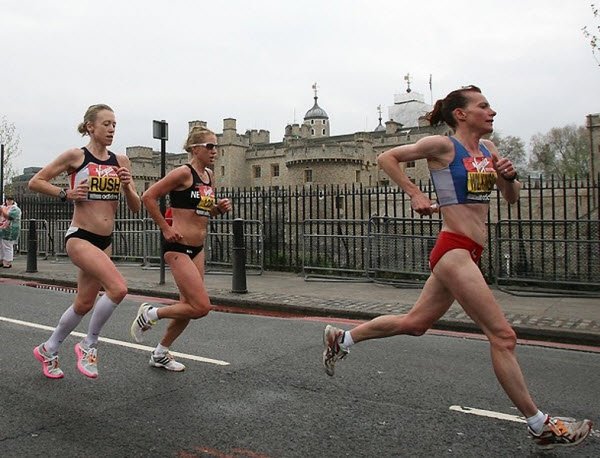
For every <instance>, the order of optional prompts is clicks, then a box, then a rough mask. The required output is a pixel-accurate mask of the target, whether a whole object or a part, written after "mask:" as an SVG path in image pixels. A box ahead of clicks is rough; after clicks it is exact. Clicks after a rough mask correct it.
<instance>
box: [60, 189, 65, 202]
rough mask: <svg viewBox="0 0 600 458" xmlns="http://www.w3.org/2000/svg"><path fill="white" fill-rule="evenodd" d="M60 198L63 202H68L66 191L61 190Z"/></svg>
mask: <svg viewBox="0 0 600 458" xmlns="http://www.w3.org/2000/svg"><path fill="white" fill-rule="evenodd" d="M58 197H59V198H60V200H61V202H66V201H67V191H66V189H61V190H60V192H59V193H58Z"/></svg>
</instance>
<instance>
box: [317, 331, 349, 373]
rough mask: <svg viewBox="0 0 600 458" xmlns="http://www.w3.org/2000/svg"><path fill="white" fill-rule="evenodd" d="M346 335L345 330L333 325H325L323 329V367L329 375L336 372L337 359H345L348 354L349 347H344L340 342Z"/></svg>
mask: <svg viewBox="0 0 600 458" xmlns="http://www.w3.org/2000/svg"><path fill="white" fill-rule="evenodd" d="M343 336H344V330H343V329H339V328H336V327H334V326H331V325H329V324H328V325H327V326H325V330H324V331H323V346H324V347H325V349H324V350H323V367H325V372H326V373H327V375H329V376H333V374H334V373H335V363H336V361H338V360H340V359H343V358H345V357H346V355H347V354H348V349H347V348H345V347H343V346H342V345H341V344H340V342H341V340H342V337H343Z"/></svg>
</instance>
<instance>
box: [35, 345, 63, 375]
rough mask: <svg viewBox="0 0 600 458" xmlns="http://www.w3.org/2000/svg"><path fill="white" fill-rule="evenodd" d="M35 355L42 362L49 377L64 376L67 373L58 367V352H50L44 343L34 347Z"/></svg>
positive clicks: (43, 369) (43, 368)
mask: <svg viewBox="0 0 600 458" xmlns="http://www.w3.org/2000/svg"><path fill="white" fill-rule="evenodd" d="M33 356H35V359H37V360H38V361H39V362H40V363H42V371H43V372H44V375H45V376H46V377H48V378H63V377H64V376H65V374H64V373H63V371H62V370H61V368H60V367H58V353H54V354H51V353H48V352H47V351H46V349H45V348H44V344H40V345H38V346H37V347H35V348H34V349H33Z"/></svg>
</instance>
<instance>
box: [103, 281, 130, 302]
mask: <svg viewBox="0 0 600 458" xmlns="http://www.w3.org/2000/svg"><path fill="white" fill-rule="evenodd" d="M106 294H107V295H108V297H110V299H111V300H112V301H113V302H114V303H115V304H120V303H121V301H122V300H123V299H125V296H127V282H126V281H125V279H120V280H118V281H114V282H112V283H111V284H109V285H106Z"/></svg>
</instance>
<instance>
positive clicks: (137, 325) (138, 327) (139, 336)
mask: <svg viewBox="0 0 600 458" xmlns="http://www.w3.org/2000/svg"><path fill="white" fill-rule="evenodd" d="M152 308H154V306H152V305H150V304H148V303H146V302H144V303H143V304H142V305H140V307H139V308H138V311H137V315H136V317H135V319H134V320H133V323H131V337H133V340H135V341H136V342H137V343H142V342H143V341H144V332H146V331H147V330H149V329H150V328H152V326H154V325H155V324H156V323H157V321H156V320H154V321H150V320H148V319H146V318H145V315H146V313H147V312H148V310H150V309H152Z"/></svg>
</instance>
